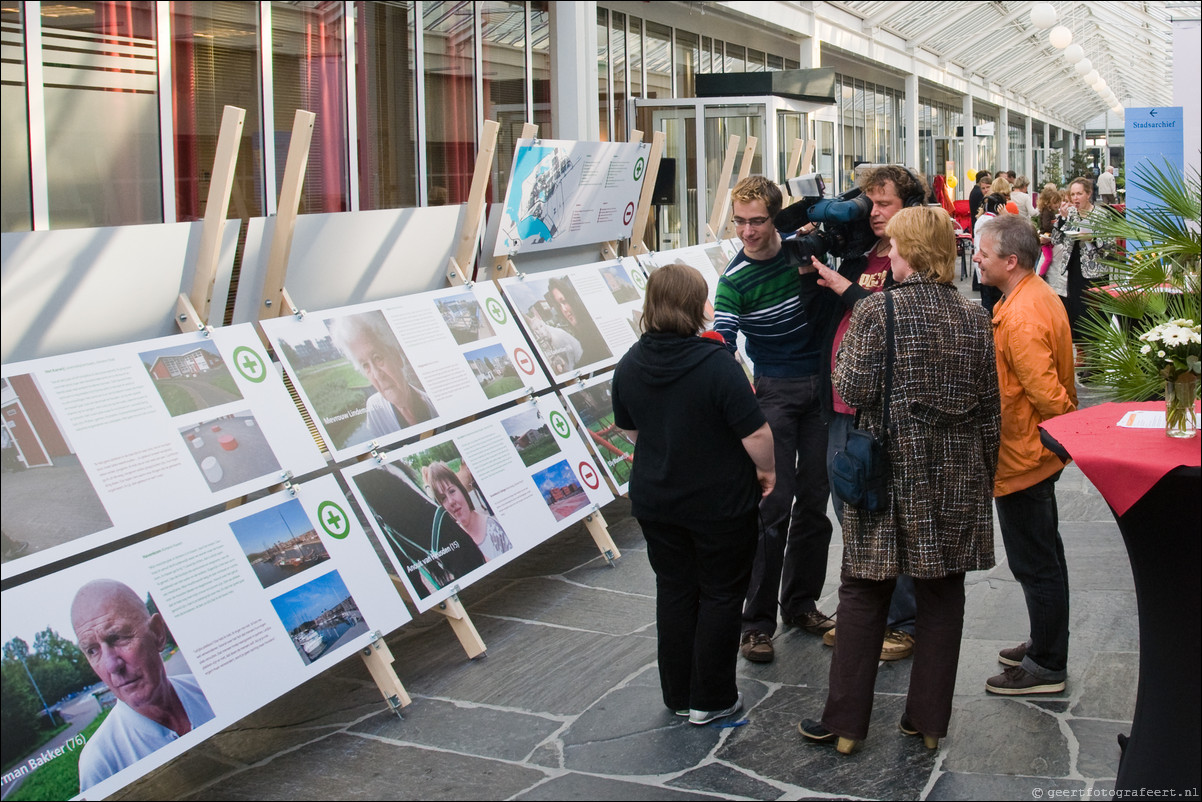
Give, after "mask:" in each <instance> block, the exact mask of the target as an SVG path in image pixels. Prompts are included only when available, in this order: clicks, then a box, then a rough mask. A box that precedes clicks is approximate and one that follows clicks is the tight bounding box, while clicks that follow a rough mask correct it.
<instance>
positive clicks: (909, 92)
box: [904, 73, 943, 179]
mask: <svg viewBox="0 0 1202 802" xmlns="http://www.w3.org/2000/svg"><path fill="white" fill-rule="evenodd" d="M904 108H905V115H906V120H905V123H906V147H905V162H906V166H907V167H912V168H914V169H915V170H917V169H918V168H919V162H918V146H919V136H918V76H917V75H915V74H914V73H910V74H909V75H907V76H906V103H905V106H904ZM942 172H943V165H941V164H932V165H931V173H932V174H940V173H942ZM927 178H928V179H933V178H934V175H930V176H927Z"/></svg>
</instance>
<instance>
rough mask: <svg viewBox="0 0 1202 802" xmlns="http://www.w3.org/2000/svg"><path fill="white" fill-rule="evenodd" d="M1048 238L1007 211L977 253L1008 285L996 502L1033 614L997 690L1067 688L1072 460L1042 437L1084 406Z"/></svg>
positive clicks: (987, 271) (985, 279)
mask: <svg viewBox="0 0 1202 802" xmlns="http://www.w3.org/2000/svg"><path fill="white" fill-rule="evenodd" d="M1038 258H1039V238H1038V237H1036V235H1035V231H1034V229H1033V228H1032V227H1031V224H1030V223H1029V222H1027V221H1026V220H1023V219H1022V218H1020V217H1016V216H1014V215H1001V216H999V217H995V218H993V219H992V220H990V221H989V222H988V224H987V225H986V226H985V227H984V228H983V229H982V231H981V236H980V247H979V249H978V250H977V253H976V254H975V255H974V256H973V261H975V262H976V263H977V264H978V265H980V267H981V282H982V283H983V284H987V285H990V286H993V287H996V288H998V289H999V290H1001V291H1002V294H1003V297H1002V300H1001V301H1000V302H999V303H998V305H997V307H996V308H995V309H994V312H993V342H994V347H995V350H996V353H997V370H998V388H999V390H1000V391H1001V395H1002V444H1001V450H1000V452H999V453H998V467H997V475H996V478H995V480H994V488H993V495H994V503H995V504H996V505H997V514H998V522H999V523H1000V524H1001V530H1002V542H1003V543H1004V544H1005V546H1006V558H1007V560H1008V562H1009V563H1010V570H1011V572H1012V573H1013V574H1014V578H1015V579H1017V580H1018V582H1019V584H1020V585H1021V586H1022V589H1023V595H1024V596H1025V597H1026V602H1027V615H1028V617H1029V618H1030V620H1031V633H1030V637H1029V638H1028V640H1027V642H1026V643H1022V644H1019V645H1018V646H1015V647H1012V648H1009V649H1002V651H1001V652H999V653H998V662H999V663H1001V664H1003V665H1004V666H1006V669H1005V670H1004V671H1003V672H1002V673H1001V674H999V675H997V676H996V677H990V678H989V679H988V680H987V681H986V682H985V690H986V691H988V692H989V693H996V694H1002V695H1004V696H1020V695H1026V694H1038V693H1060V692H1062V691H1063V690H1064V680H1065V677H1066V676H1067V665H1068V566H1067V564H1066V563H1065V560H1064V543H1063V541H1062V540H1061V539H1060V531H1059V520H1058V512H1057V509H1056V480H1057V479H1059V478H1060V472H1061V471H1062V470H1063V469H1064V463H1063V462H1061V460H1060V458H1059V457H1057V456H1056V455H1055V454H1053V453H1052V452H1051V451H1049V450H1047V449H1046V448H1044V447H1043V444H1042V443H1040V441H1039V424H1040V423H1042V422H1043V421H1045V420H1047V419H1048V418H1053V417H1055V416H1056V415H1063V414H1064V413H1066V412H1072V411H1073V410H1075V409H1076V408H1077V389H1076V383H1075V380H1074V376H1073V340H1072V333H1071V332H1070V330H1069V323H1068V315H1067V314H1066V313H1065V311H1064V304H1063V303H1062V302H1061V301H1060V298H1059V297H1058V296H1057V295H1056V293H1055V291H1053V290H1052V289H1051V288H1050V287H1049V286H1048V285H1047V284H1046V283H1044V281H1043V280H1041V279H1040V278H1039V277H1038V276H1036V275H1035V272H1034V271H1035V263H1036V261H1037V260H1038Z"/></svg>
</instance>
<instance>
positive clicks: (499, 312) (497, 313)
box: [484, 298, 509, 324]
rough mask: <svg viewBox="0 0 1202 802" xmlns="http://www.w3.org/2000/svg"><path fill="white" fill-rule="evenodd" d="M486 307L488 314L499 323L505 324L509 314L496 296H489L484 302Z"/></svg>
mask: <svg viewBox="0 0 1202 802" xmlns="http://www.w3.org/2000/svg"><path fill="white" fill-rule="evenodd" d="M484 308H485V309H487V310H488V316H489V317H491V318H492V319H493V320H495V321H497V322H498V323H502V324H504V323H505V321H506V320H508V319H509V316H508V315H506V314H505V306H504V305H503V304H502V303H501V302H500V301H498V300H497V299H496V298H489V299H488V300H487V301H485V302H484Z"/></svg>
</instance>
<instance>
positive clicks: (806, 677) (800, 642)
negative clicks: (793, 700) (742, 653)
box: [735, 624, 833, 688]
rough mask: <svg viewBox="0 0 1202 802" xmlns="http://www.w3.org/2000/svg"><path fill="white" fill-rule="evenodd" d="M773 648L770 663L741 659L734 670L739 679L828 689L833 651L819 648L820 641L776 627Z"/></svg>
mask: <svg viewBox="0 0 1202 802" xmlns="http://www.w3.org/2000/svg"><path fill="white" fill-rule="evenodd" d="M772 646H773V648H774V649H775V650H776V657H775V658H774V659H773V661H772V662H771V663H752V662H751V661H749V660H744V659H743V658H742V657H740V658H739V662H738V667H737V668H736V669H735V670H736V671H737V672H738V676H739V677H740V678H742V677H746V678H748V679H754V680H759V681H761V682H776V683H780V684H782V685H804V686H807V687H811V688H816V687H820V688H825V687H826V686H827V681H828V679H829V677H830V671H831V654H832V653H833V650H832V649H831V648H829V647H827V646H823V645H822V638H819V637H815V636H814V635H811V634H810V633H808V632H805V631H803V630H800V629H796V628H794V627H786V626H784V624H778V625H777V630H776V636H775V637H774V638H773V639H772Z"/></svg>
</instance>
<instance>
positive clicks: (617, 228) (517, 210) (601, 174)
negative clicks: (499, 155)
mask: <svg viewBox="0 0 1202 802" xmlns="http://www.w3.org/2000/svg"><path fill="white" fill-rule="evenodd" d="M650 153H651V146H650V145H648V144H645V143H629V142H573V141H567V140H554V139H519V140H518V142H517V151H516V153H515V154H514V157H513V170H512V172H511V173H510V178H509V186H508V188H507V189H506V191H505V202H504V205H503V207H502V217H501V227H500V232H499V233H498V235H497V244H496V247H495V248H494V250H493V255H494V256H501V255H503V254H510V255H512V254H515V253H518V252H520V251H531V250H549V249H551V248H567V247H570V246H573V245H587V244H590V243H595V242H604V241H606V240H616V239H626V238H628V237H629V236H630V231H631V228H632V227H633V226H634V213H635V208H636V207H637V206H638V202H639V193H640V192H641V190H642V186H643V177H644V176H645V175H646V173H647V159H648V157H649V156H650Z"/></svg>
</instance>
